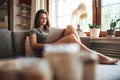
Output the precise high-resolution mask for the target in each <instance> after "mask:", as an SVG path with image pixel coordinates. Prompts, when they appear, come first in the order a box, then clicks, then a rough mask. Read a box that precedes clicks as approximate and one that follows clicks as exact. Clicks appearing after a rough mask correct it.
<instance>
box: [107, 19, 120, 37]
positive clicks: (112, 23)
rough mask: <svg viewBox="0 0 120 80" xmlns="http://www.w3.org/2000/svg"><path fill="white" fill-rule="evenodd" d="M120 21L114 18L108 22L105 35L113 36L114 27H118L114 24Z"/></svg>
mask: <svg viewBox="0 0 120 80" xmlns="http://www.w3.org/2000/svg"><path fill="white" fill-rule="evenodd" d="M119 21H120V19H116V20H113V19H112V20H111V23H110V29H108V30H107V36H108V37H114V36H115V30H116V29H120V27H116V25H117V24H118V22H119Z"/></svg>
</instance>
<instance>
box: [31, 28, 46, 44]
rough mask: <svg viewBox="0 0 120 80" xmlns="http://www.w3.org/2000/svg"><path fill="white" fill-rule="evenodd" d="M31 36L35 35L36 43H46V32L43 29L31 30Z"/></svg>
mask: <svg viewBox="0 0 120 80" xmlns="http://www.w3.org/2000/svg"><path fill="white" fill-rule="evenodd" d="M31 34H36V35H37V43H46V42H45V40H46V38H47V36H48V31H46V30H45V29H43V30H41V29H40V28H33V29H32V30H31V31H30V35H31Z"/></svg>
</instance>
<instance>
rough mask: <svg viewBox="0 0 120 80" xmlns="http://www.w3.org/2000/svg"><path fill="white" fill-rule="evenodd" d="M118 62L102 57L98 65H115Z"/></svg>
mask: <svg viewBox="0 0 120 80" xmlns="http://www.w3.org/2000/svg"><path fill="white" fill-rule="evenodd" d="M117 62H118V58H110V57H106V56H105V57H103V58H101V59H100V64H116V63H117Z"/></svg>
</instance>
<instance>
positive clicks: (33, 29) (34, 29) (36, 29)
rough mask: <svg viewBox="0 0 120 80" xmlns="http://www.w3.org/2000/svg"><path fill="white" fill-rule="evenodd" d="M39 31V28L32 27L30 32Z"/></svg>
mask: <svg viewBox="0 0 120 80" xmlns="http://www.w3.org/2000/svg"><path fill="white" fill-rule="evenodd" d="M38 31H39V29H38V28H32V29H31V31H30V34H34V33H37V32H38Z"/></svg>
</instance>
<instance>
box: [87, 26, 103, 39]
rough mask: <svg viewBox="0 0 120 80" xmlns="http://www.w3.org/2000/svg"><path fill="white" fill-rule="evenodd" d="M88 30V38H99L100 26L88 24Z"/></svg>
mask: <svg viewBox="0 0 120 80" xmlns="http://www.w3.org/2000/svg"><path fill="white" fill-rule="evenodd" d="M88 25H89V28H90V38H99V35H100V27H101V26H100V25H96V24H88Z"/></svg>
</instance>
